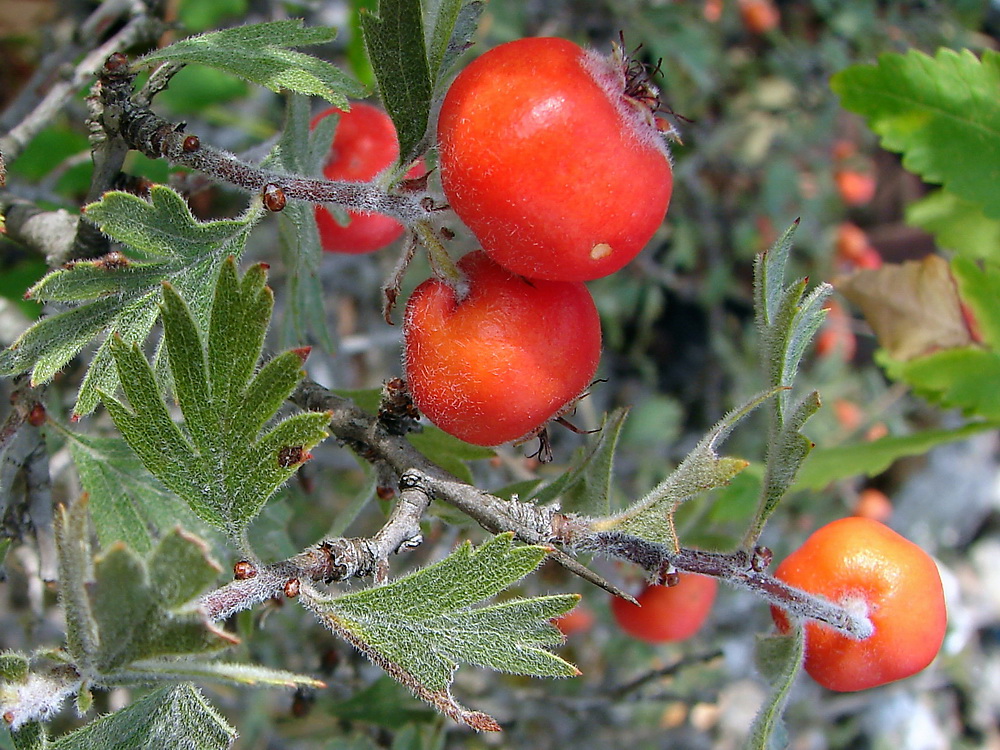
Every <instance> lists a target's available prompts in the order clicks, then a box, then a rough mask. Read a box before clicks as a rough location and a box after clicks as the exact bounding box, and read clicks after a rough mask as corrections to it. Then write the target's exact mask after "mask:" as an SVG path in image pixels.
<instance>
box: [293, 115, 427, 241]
mask: <svg viewBox="0 0 1000 750" xmlns="http://www.w3.org/2000/svg"><path fill="white" fill-rule="evenodd" d="M330 115H337V116H339V117H340V120H339V121H338V122H337V130H336V133H335V134H334V136H333V145H332V146H331V148H330V156H329V158H328V159H327V162H326V164H325V165H324V167H323V176H324V177H326V178H327V179H328V180H345V181H347V182H368V181H369V180H371V179H373V178H374V177H376V176H377V175H378V174H379V173H380V172H382V171H383V170H384V169H386V168H387V167H389V166H391V165H392V164H393V163H394V162H395V161H396V159H398V158H399V137H398V136H397V135H396V128H395V126H394V125H393V124H392V120H391V119H390V117H389V115H387V114H386V113H385V112H383V111H382V110H380V109H378V108H377V107H373V106H372V105H371V104H365V103H364V102H354V103H352V104H351V109H350V110H349V111H347V112H344V111H343V110H340V109H337V108H336V107H332V108H330V109H327V110H324V111H323V112H320V113H319V114H318V115H316V116H315V117H314V118H313V120H312V123H311V127H312V128H315V127H316V125H317V123H319V121H320V120H322V119H323V118H325V117H329V116H330ZM425 172H426V168H425V166H424V163H423V161H422V160H421V161H417V162H416V163H415V164H414V165H413V167H411V168H410V170H409V171H408V172H407V173H406V176H407V178H412V177H419V176H420V175H422V174H424V173H425ZM315 210H316V224H317V225H318V227H319V237H320V244H321V245H322V247H323V249H324V250H326V251H328V252H331V253H348V254H351V255H360V254H361V253H370V252H373V251H375V250H380V249H381V248H383V247H385V246H386V245H389V244H390V243H392V242H393V241H394V240H395V239H396V238H398V237H399V236H400V235H401V234H402V233H403V225H402V224H400V223H399V222H398V221H396V220H395V219H394V218H392V217H391V216H385V215H383V214H376V213H362V212H358V211H348V212H347V213H348V216H349V217H350V221H349V222H348V223H347V224H346V225H345V224H340V223H339V222H338V221H337V220H336V219H335V218H334V217H333V214H331V213H330V211H329V210H328V209H327V208H326V207H325V206H316V209H315Z"/></svg>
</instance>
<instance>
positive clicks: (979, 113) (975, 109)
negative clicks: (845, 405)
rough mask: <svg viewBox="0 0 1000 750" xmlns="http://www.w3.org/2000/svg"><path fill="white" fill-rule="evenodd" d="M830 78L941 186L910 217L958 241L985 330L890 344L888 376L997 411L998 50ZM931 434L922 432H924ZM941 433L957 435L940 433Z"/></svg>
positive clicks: (976, 411) (978, 410)
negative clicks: (952, 338)
mask: <svg viewBox="0 0 1000 750" xmlns="http://www.w3.org/2000/svg"><path fill="white" fill-rule="evenodd" d="M832 85H833V88H834V91H836V92H837V93H838V94H839V95H840V97H841V101H842V103H843V105H844V106H845V107H846V108H848V109H850V110H852V111H854V112H857V113H858V114H860V115H862V116H863V117H865V118H866V119H867V121H868V124H869V126H870V127H871V129H872V130H873V131H874V132H875V133H877V134H878V135H879V136H880V137H881V139H882V145H883V146H884V147H885V148H887V149H889V150H892V151H897V152H899V153H901V154H903V164H904V166H906V167H907V168H908V169H910V170H911V171H913V172H915V173H916V174H918V175H920V176H921V177H922V178H923V179H924V180H926V181H927V182H931V183H937V184H940V185H942V187H943V189H942V190H940V191H938V192H936V193H933V194H931V195H930V196H928V197H927V198H925V199H923V200H921V201H919V202H918V203H916V204H914V205H912V206H910V207H909V209H908V212H907V218H908V219H909V221H911V222H912V223H914V224H916V225H918V226H920V227H922V228H924V229H926V230H928V231H930V232H932V233H934V234H935V236H936V239H937V241H938V244H939V245H941V246H942V247H943V248H945V249H947V250H950V251H953V252H954V253H955V257H954V259H953V260H952V263H951V272H952V275H953V277H954V279H955V281H956V283H957V285H958V289H959V296H960V298H961V300H962V302H963V303H964V304H965V305H966V306H967V308H968V312H969V313H971V318H972V320H973V321H974V323H972V328H973V330H974V332H975V333H976V334H977V335H978V337H979V340H978V341H976V342H975V343H974V344H973V345H971V346H964V347H955V348H948V349H942V350H939V351H936V352H933V353H930V354H927V355H924V356H920V357H917V358H914V359H910V360H908V361H905V362H904V361H894V360H892V359H891V358H890V357H889V356H888V355H886V354H885V353H882V354H881V356H880V361H881V363H882V364H883V366H884V367H885V368H886V371H887V373H888V374H889V376H890V377H892V378H894V379H897V380H901V381H903V382H906V383H908V384H909V385H911V386H912V387H913V389H914V390H915V391H916V392H917V393H919V394H921V395H922V396H924V397H925V398H927V399H928V400H930V401H932V402H934V403H937V404H939V405H941V406H943V407H946V408H958V409H961V410H962V411H963V412H964V413H966V414H967V415H969V416H970V417H978V418H982V419H986V420H989V421H991V422H996V421H998V420H1000V399H998V397H997V394H996V387H995V384H996V381H997V377H998V376H1000V313H998V310H1000V250H998V248H1000V243H998V238H1000V184H998V183H997V180H996V175H997V174H998V173H1000V101H998V100H997V97H996V91H997V89H998V86H1000V53H997V52H995V51H993V50H984V51H983V53H982V56H981V57H978V58H977V57H976V55H974V54H973V53H972V52H971V51H969V50H962V51H954V50H949V49H941V50H939V51H938V52H937V53H936V54H935V55H934V56H933V57H931V56H929V55H926V54H924V53H922V52H918V51H915V50H914V51H910V52H908V53H906V54H887V55H883V56H881V57H880V58H879V60H878V63H877V64H876V65H856V66H853V67H850V68H847V69H846V70H844V71H842V72H840V73H839V74H837V75H836V76H835V77H834V79H833V81H832ZM927 437H930V435H928V436H925V438H924V442H925V443H926V442H927V440H926V438H927ZM940 437H941V439H943V440H947V439H951V438H950V437H949V436H948V435H945V434H942V435H940Z"/></svg>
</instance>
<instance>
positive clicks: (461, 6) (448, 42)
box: [426, 0, 486, 88]
mask: <svg viewBox="0 0 1000 750" xmlns="http://www.w3.org/2000/svg"><path fill="white" fill-rule="evenodd" d="M429 5H430V6H431V8H430V11H429V13H428V19H427V24H426V26H427V34H428V38H427V62H428V67H429V70H430V78H431V81H432V82H433V83H434V86H435V88H437V87H440V86H441V85H443V84H445V83H446V82H447V76H448V73H449V72H450V70H451V68H452V66H453V65H454V64H455V62H456V60H457V59H458V57H459V55H461V54H462V53H463V52H465V50H466V49H468V47H469V45H470V44H472V37H473V34H475V31H476V26H477V25H478V24H479V17H480V16H481V15H482V14H483V11H484V10H485V9H486V3H485V2H483V0H438V2H437V3H430V4H429Z"/></svg>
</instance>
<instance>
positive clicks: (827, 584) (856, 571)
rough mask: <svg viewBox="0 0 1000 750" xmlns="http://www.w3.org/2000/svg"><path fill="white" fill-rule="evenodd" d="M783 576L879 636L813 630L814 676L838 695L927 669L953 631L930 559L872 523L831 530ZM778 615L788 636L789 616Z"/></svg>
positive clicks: (809, 648) (811, 541)
mask: <svg viewBox="0 0 1000 750" xmlns="http://www.w3.org/2000/svg"><path fill="white" fill-rule="evenodd" d="M774 575H775V577H777V578H779V579H781V580H782V581H785V582H786V583H789V584H791V585H792V586H795V587H797V588H800V589H802V590H804V591H808V592H810V593H813V594H818V595H820V596H824V597H826V598H827V599H829V600H831V601H833V602H836V603H837V604H840V605H841V606H843V607H845V608H847V609H848V610H852V611H855V612H857V613H862V614H864V615H866V616H867V617H868V618H869V619H870V620H871V622H872V624H873V625H874V626H875V632H874V633H873V634H872V635H871V636H870V637H868V638H865V639H864V640H855V639H853V638H850V637H849V636H847V635H844V634H843V633H841V632H839V631H837V630H834V629H833V628H831V627H829V626H827V625H825V624H823V623H820V622H815V621H810V622H808V623H807V624H806V657H805V668H806V672H808V673H809V675H810V676H811V677H812V678H813V679H814V680H816V682H818V683H820V684H821V685H823V686H824V687H827V688H829V689H830V690H838V691H854V690H864V689H866V688H870V687H876V686H877V685H884V684H886V683H888V682H894V681H895V680H901V679H903V678H904V677H909V676H910V675H913V674H916V673H917V672H919V671H920V670H922V669H924V667H926V666H927V665H928V664H930V663H931V661H933V660H934V657H935V656H936V655H937V652H938V651H939V650H940V649H941V644H942V642H943V641H944V634H945V628H946V626H947V613H946V610H945V601H944V591H943V589H942V586H941V577H940V574H939V573H938V569H937V565H935V563H934V560H932V559H931V557H930V555H928V554H927V553H926V552H924V551H923V550H922V549H921V548H920V547H918V546H917V545H916V544H914V543H913V542H911V541H909V540H908V539H906V538H904V537H902V536H900V535H899V534H897V533H896V532H895V531H893V530H892V529H890V528H889V527H888V526H886V525H884V524H882V523H879V522H878V521H873V520H871V519H869V518H859V517H851V518H842V519H840V520H838V521H834V522H833V523H829V524H827V525H826V526H823V527H822V528H820V529H819V530H817V531H816V532H814V533H813V534H812V536H810V537H809V538H808V539H807V540H806V541H805V543H804V544H803V545H802V546H801V547H799V548H798V549H797V550H796V551H795V552H793V553H792V554H791V555H789V556H788V557H787V558H786V559H785V560H784V562H782V563H781V565H779V566H778V568H777V569H776V570H775V571H774ZM771 615H772V617H773V618H774V621H775V624H776V625H777V626H778V629H779V630H781V631H782V632H787V630H788V629H789V621H788V617H787V615H786V614H785V612H784V611H782V610H781V609H780V608H778V607H773V606H772V607H771Z"/></svg>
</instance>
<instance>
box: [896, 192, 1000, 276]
mask: <svg viewBox="0 0 1000 750" xmlns="http://www.w3.org/2000/svg"><path fill="white" fill-rule="evenodd" d="M906 222H907V223H908V224H911V225H913V226H917V227H920V228H921V229H923V230H925V231H927V232H930V233H931V234H933V235H934V239H935V241H936V243H937V245H938V246H939V247H942V248H945V249H947V250H952V251H954V252H956V253H960V254H961V255H964V256H965V257H967V258H976V259H983V260H990V261H993V262H996V261H1000V220H998V219H988V218H986V215H985V214H984V213H983V207H982V204H980V203H973V202H971V201H967V200H963V199H962V198H959V197H958V196H957V195H954V194H953V193H949V192H947V191H946V190H937V191H935V192H933V193H931V194H930V195H928V196H927V197H925V198H921V199H920V200H918V201H914V202H913V203H910V204H909V205H907V206H906Z"/></svg>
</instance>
